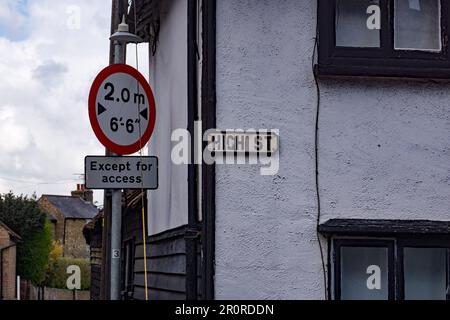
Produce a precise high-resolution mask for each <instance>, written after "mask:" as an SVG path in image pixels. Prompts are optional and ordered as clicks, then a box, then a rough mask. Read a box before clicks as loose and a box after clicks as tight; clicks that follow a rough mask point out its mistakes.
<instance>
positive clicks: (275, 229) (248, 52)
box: [215, 0, 450, 299]
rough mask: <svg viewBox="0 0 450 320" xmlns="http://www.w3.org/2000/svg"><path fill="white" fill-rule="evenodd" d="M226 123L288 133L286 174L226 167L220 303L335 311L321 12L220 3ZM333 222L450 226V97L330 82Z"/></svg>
mask: <svg viewBox="0 0 450 320" xmlns="http://www.w3.org/2000/svg"><path fill="white" fill-rule="evenodd" d="M217 6H218V8H217V98H218V101H217V123H218V127H219V128H221V129H226V128H243V129H245V128H269V129H272V128H275V129H279V130H280V136H281V152H280V171H279V174H278V175H276V176H273V177H270V176H269V177H267V176H266V177H263V176H261V175H260V174H259V168H258V167H257V166H245V165H241V166H218V168H217V177H216V180H217V191H216V194H217V199H216V215H217V218H216V275H215V288H216V298H217V299H241V298H242V299H323V298H324V286H323V276H322V268H321V260H320V254H319V246H318V242H317V239H316V218H317V206H316V194H315V179H314V133H315V132H314V129H315V115H316V97H317V96H316V95H317V92H316V88H315V85H314V78H313V73H312V66H311V56H312V53H313V47H314V37H315V25H316V20H315V17H316V1H306V0H267V1H261V0H218V1H217ZM320 86H321V90H322V103H321V116H320V142H319V153H320V165H319V167H320V190H321V196H322V211H323V212H322V222H324V221H326V220H328V219H331V218H367V219H369V218H370V219H374V218H375V219H434V220H449V218H450V210H449V209H450V133H449V132H450V107H449V101H450V90H449V89H450V85H448V84H435V83H431V82H426V81H425V82H419V81H405V80H398V79H397V80H383V81H382V80H379V79H366V80H361V79H355V80H342V79H337V80H327V81H324V80H321V81H320Z"/></svg>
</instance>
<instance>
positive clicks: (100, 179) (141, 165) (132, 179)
mask: <svg viewBox="0 0 450 320" xmlns="http://www.w3.org/2000/svg"><path fill="white" fill-rule="evenodd" d="M84 165H85V180H86V188H88V189H93V190H100V189H146V190H156V189H158V158H157V157H98V156H89V157H86V158H85V160H84Z"/></svg>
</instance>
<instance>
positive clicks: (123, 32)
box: [109, 15, 144, 45]
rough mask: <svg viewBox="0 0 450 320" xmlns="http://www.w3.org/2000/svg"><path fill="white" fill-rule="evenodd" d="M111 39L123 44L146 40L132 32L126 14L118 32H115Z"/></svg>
mask: <svg viewBox="0 0 450 320" xmlns="http://www.w3.org/2000/svg"><path fill="white" fill-rule="evenodd" d="M109 39H110V40H112V41H117V42H120V43H121V44H125V45H126V44H127V43H141V42H144V40H143V39H142V38H141V37H139V36H137V35H135V34H133V33H131V32H130V28H129V26H128V24H127V23H126V22H125V15H123V19H122V23H121V24H119V27H118V29H117V32H116V33H114V34H113V35H112V36H111V37H110V38H109Z"/></svg>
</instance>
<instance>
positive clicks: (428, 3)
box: [394, 0, 441, 51]
mask: <svg viewBox="0 0 450 320" xmlns="http://www.w3.org/2000/svg"><path fill="white" fill-rule="evenodd" d="M440 11H441V8H440V0H395V14H394V15H395V18H394V33H395V37H394V38H395V41H394V42H395V45H394V46H395V49H401V50H424V51H441V14H440Z"/></svg>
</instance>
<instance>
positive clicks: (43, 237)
mask: <svg viewBox="0 0 450 320" xmlns="http://www.w3.org/2000/svg"><path fill="white" fill-rule="evenodd" d="M0 221H2V222H4V223H5V224H6V225H7V226H8V227H10V228H11V229H12V230H13V231H14V232H16V233H17V234H18V235H19V236H21V238H22V241H21V242H19V243H18V247H17V272H18V274H19V275H20V276H21V277H23V278H24V279H27V280H31V281H32V282H33V283H35V284H40V282H42V281H43V280H44V276H45V268H46V266H47V263H48V256H49V253H50V250H51V238H52V234H51V233H52V232H51V226H50V223H49V222H47V214H46V213H45V212H44V211H43V210H41V209H40V207H39V204H38V202H37V201H36V196H33V197H31V198H28V197H24V196H15V195H14V194H12V193H8V194H5V195H2V196H0Z"/></svg>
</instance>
